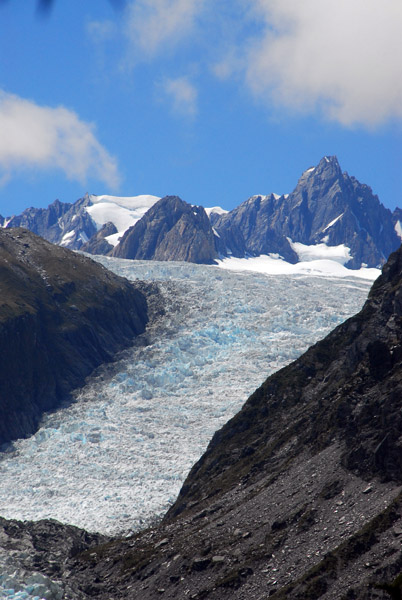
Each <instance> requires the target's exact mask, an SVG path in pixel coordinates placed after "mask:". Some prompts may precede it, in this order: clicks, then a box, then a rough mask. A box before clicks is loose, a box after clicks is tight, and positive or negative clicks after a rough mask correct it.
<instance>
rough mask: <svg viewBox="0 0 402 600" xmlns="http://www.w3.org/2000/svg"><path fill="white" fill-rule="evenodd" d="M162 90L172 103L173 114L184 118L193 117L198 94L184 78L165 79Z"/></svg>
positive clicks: (195, 111)
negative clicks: (175, 113)
mask: <svg viewBox="0 0 402 600" xmlns="http://www.w3.org/2000/svg"><path fill="white" fill-rule="evenodd" d="M162 89H163V91H164V93H165V94H166V95H167V96H168V97H169V99H170V100H171V101H172V103H173V109H174V111H175V112H177V113H179V114H182V115H186V116H194V115H195V114H196V113H197V98H198V93H197V90H196V88H195V87H194V85H193V84H192V83H191V82H190V81H189V80H188V79H187V78H186V77H178V78H177V79H166V80H165V81H164V82H163V84H162Z"/></svg>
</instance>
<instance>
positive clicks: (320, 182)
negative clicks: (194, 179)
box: [0, 156, 402, 269]
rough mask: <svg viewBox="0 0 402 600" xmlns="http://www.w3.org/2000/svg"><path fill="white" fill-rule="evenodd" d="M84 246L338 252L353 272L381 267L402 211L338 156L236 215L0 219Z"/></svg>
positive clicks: (182, 205) (93, 201)
mask: <svg viewBox="0 0 402 600" xmlns="http://www.w3.org/2000/svg"><path fill="white" fill-rule="evenodd" d="M0 224H1V225H2V226H3V227H25V228H27V229H29V230H31V231H33V232H34V233H37V234H38V235H41V236H42V237H44V238H45V239H47V240H49V241H51V242H53V243H56V244H59V245H61V246H65V247H68V248H70V249H75V250H84V251H86V252H89V253H93V254H110V255H113V256H117V257H120V258H131V259H142V260H148V259H149V260H184V261H189V262H194V263H203V264H209V263H213V262H214V261H215V260H217V259H219V258H224V257H230V256H234V257H238V258H245V257H252V256H259V255H262V254H266V255H274V256H278V257H281V258H283V259H284V260H286V261H287V262H290V263H297V262H298V261H300V260H302V259H304V258H305V257H306V256H309V257H310V259H311V258H314V257H316V256H317V257H319V256H323V255H325V251H326V250H327V248H329V247H338V249H339V253H340V254H341V255H342V256H343V257H344V260H343V262H344V264H345V266H346V267H349V268H352V269H359V268H360V267H362V266H368V267H381V266H382V265H383V264H384V263H385V261H386V260H387V258H388V256H389V255H390V253H391V252H392V251H394V250H396V249H397V248H398V247H399V246H400V244H401V239H402V211H401V209H399V208H396V209H395V211H394V212H391V211H390V210H389V209H387V208H385V207H384V206H383V205H382V204H381V202H380V201H379V199H378V197H377V196H375V195H374V194H373V192H372V190H371V188H370V187H368V186H367V185H364V184H361V183H359V181H357V179H355V178H354V177H351V176H349V175H348V174H347V173H346V172H342V170H341V168H340V166H339V162H338V160H337V158H336V157H334V156H332V157H328V156H326V157H324V158H323V159H322V160H321V161H320V162H319V164H318V165H317V166H316V167H311V168H309V169H307V170H306V171H305V172H304V173H303V174H302V176H301V177H300V179H299V181H298V183H297V186H296V188H295V189H294V191H293V192H292V193H291V194H285V195H282V196H278V195H277V194H269V195H267V196H263V195H256V196H252V197H251V198H249V199H248V200H246V201H245V202H243V203H242V204H240V206H238V207H237V208H235V209H234V210H232V211H230V212H227V211H224V210H223V209H221V208H219V207H215V208H212V209H204V208H203V207H201V206H192V205H190V204H188V203H186V202H184V201H183V200H181V199H180V198H178V197H176V196H166V197H164V198H162V199H159V198H157V197H156V196H135V197H130V198H119V197H114V196H94V195H89V194H87V195H85V197H84V198H80V199H79V200H77V201H76V202H75V203H74V204H70V203H62V202H59V201H58V200H56V201H55V202H53V204H51V205H50V206H49V207H48V208H47V209H43V208H39V209H38V208H29V209H27V210H25V211H24V212H23V213H22V214H21V215H19V216H13V217H11V218H7V219H5V218H3V217H0Z"/></svg>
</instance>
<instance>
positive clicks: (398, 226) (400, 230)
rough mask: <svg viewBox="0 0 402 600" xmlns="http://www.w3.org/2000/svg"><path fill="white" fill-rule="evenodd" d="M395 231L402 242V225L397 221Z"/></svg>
mask: <svg viewBox="0 0 402 600" xmlns="http://www.w3.org/2000/svg"><path fill="white" fill-rule="evenodd" d="M395 231H396V235H397V236H398V237H399V238H400V239H401V240H402V223H401V221H397V222H396V223H395Z"/></svg>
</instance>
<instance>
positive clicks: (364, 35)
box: [245, 0, 402, 126]
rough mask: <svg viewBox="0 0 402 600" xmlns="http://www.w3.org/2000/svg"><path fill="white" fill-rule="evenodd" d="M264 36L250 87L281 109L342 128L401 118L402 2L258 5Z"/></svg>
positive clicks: (251, 57)
mask: <svg viewBox="0 0 402 600" xmlns="http://www.w3.org/2000/svg"><path fill="white" fill-rule="evenodd" d="M253 4H254V9H255V14H256V17H257V18H259V19H261V20H262V23H263V31H262V34H260V35H259V36H258V37H257V39H254V40H253V41H252V43H251V48H250V49H249V50H248V51H246V69H245V71H246V80H247V83H248V84H249V86H250V88H251V89H252V90H253V92H254V93H255V94H257V95H258V96H260V97H262V96H264V95H266V94H267V93H268V94H269V96H270V98H271V100H273V101H274V102H275V103H276V104H278V105H285V106H287V107H290V108H293V109H302V110H315V109H317V108H319V109H320V110H321V111H323V113H324V115H326V116H327V117H329V118H331V119H334V120H336V121H338V122H340V123H341V124H343V125H352V124H354V123H362V124H365V125H368V126H375V125H378V124H381V123H383V122H384V121H386V120H388V119H392V118H397V119H401V118H402V66H401V65H402V62H401V56H402V36H401V35H400V32H401V30H402V3H401V2H400V0H382V1H381V2H378V0H337V1H336V2H332V1H329V0H304V1H303V2H299V1H298V0H253Z"/></svg>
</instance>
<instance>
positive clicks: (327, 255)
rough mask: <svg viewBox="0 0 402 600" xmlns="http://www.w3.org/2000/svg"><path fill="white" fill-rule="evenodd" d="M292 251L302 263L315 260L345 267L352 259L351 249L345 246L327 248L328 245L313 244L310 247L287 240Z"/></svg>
mask: <svg viewBox="0 0 402 600" xmlns="http://www.w3.org/2000/svg"><path fill="white" fill-rule="evenodd" d="M287 239H288V242H289V244H290V245H291V247H292V249H293V250H294V251H295V252H296V254H297V256H298V257H299V260H300V262H311V261H313V260H331V261H334V262H335V263H339V264H341V265H345V264H346V263H347V262H348V261H349V260H350V259H351V258H352V257H351V255H350V248H348V247H347V246H345V244H339V246H327V245H326V244H322V243H321V244H313V245H311V246H308V245H306V244H302V243H301V242H292V240H291V239H290V238H287Z"/></svg>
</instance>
